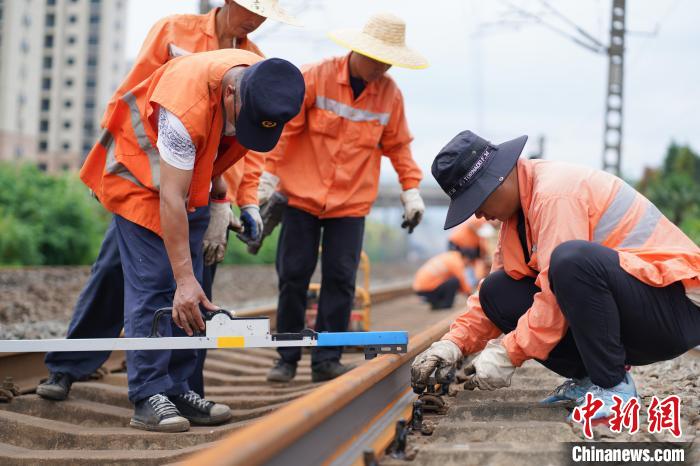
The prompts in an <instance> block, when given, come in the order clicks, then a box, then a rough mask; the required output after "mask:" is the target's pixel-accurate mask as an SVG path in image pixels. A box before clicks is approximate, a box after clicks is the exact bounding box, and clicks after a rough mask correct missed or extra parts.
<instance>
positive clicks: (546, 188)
mask: <svg viewBox="0 0 700 466" xmlns="http://www.w3.org/2000/svg"><path fill="white" fill-rule="evenodd" d="M517 173H518V184H519V189H520V201H521V206H522V210H523V213H524V216H525V221H526V222H525V223H526V237H527V247H528V252H529V254H530V261H529V262H527V263H526V262H525V255H524V252H523V248H522V245H521V242H520V239H519V237H518V231H517V222H518V221H517V216H514V217H513V218H511V219H509V220H507V221H506V222H504V224H503V226H502V227H501V231H500V234H499V248H498V250H497V251H496V253H495V255H494V261H493V268H492V270H497V269H503V270H504V271H505V272H506V273H507V274H508V275H509V276H510V277H512V278H514V279H521V278H523V277H526V276H527V277H533V278H535V279H536V280H535V283H536V285H537V286H538V287H539V288H540V289H541V290H542V291H541V292H539V293H537V294H535V297H534V301H533V304H532V307H531V308H530V309H529V310H528V311H527V313H526V314H525V315H524V316H523V317H521V318H520V319H519V320H518V325H517V327H516V329H515V330H514V331H512V332H510V333H509V334H508V335H506V336H505V338H504V339H503V345H504V346H505V347H506V349H507V351H508V355H509V356H510V358H511V360H512V361H513V363H515V364H516V365H520V364H521V363H522V362H523V361H524V360H526V359H531V358H537V359H546V358H547V355H548V354H549V352H550V351H551V350H552V348H554V346H556V344H557V343H559V341H560V340H561V338H563V336H564V334H565V333H566V330H567V324H566V319H565V318H564V315H563V314H562V312H561V309H560V308H559V305H558V303H557V300H556V297H555V296H554V294H553V293H552V290H551V289H550V286H549V276H548V272H549V260H550V256H551V254H552V251H553V250H554V248H556V247H557V246H558V245H559V244H561V243H563V242H565V241H568V240H576V239H578V240H586V241H592V242H596V243H598V244H601V245H603V246H606V247H608V248H611V249H614V250H616V251H617V252H618V254H619V257H620V266H621V267H622V268H623V269H624V270H625V271H626V272H627V273H629V274H630V275H632V276H634V277H636V278H637V279H639V280H640V281H642V282H644V283H646V284H648V285H651V286H656V287H665V286H668V285H670V284H672V283H675V282H682V283H683V285H684V286H685V288H686V291H687V292H688V293H689V294H690V293H692V292H694V291H695V290H697V289H698V288H699V287H700V248H698V246H697V245H696V244H695V243H693V241H692V240H690V239H689V238H688V237H687V236H686V235H685V234H684V233H683V232H682V231H681V230H680V229H679V228H678V227H677V226H676V225H674V224H673V223H671V222H670V221H669V220H668V219H667V218H666V217H665V216H664V215H663V214H662V213H661V212H660V211H659V210H658V209H657V208H656V207H655V206H654V205H653V204H652V203H651V202H650V201H649V200H648V199H646V198H645V197H644V196H643V195H641V194H640V193H638V192H637V191H635V190H634V188H632V187H631V186H629V185H628V184H626V183H625V182H624V181H622V180H621V179H620V178H617V177H615V176H613V175H611V174H609V173H606V172H603V171H600V170H593V169H590V168H585V167H581V166H577V165H571V164H566V163H561V162H553V161H546V160H524V159H520V160H519V161H518V163H517ZM467 306H468V308H467V312H466V313H464V314H462V315H461V316H460V317H458V318H457V320H456V321H455V322H454V323H453V324H452V326H451V328H450V331H449V332H448V333H447V334H446V335H445V337H444V338H447V339H450V340H452V341H453V342H455V343H457V344H458V345H459V346H460V347H461V348H462V349H463V351H465V352H467V353H472V352H476V351H480V350H481V349H483V347H484V346H485V344H486V342H487V341H488V340H489V339H491V338H495V337H496V336H498V335H499V334H500V331H499V330H498V328H497V327H496V326H495V325H494V324H493V323H492V322H491V321H490V320H489V319H488V318H486V316H485V314H484V312H483V309H482V308H481V303H480V301H479V298H478V293H476V294H475V295H472V297H470V299H469V300H468V304H467ZM669 312H673V310H672V309H669Z"/></svg>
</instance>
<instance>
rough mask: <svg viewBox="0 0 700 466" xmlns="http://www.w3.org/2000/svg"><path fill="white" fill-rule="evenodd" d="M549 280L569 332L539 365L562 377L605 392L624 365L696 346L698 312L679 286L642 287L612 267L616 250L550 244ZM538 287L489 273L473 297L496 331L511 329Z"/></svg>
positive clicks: (615, 264)
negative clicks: (552, 246)
mask: <svg viewBox="0 0 700 466" xmlns="http://www.w3.org/2000/svg"><path fill="white" fill-rule="evenodd" d="M549 281H550V284H551V288H552V291H553V292H554V295H555V296H556V298H557V302H558V303H559V307H560V308H561V310H562V313H563V314H564V317H565V318H566V320H567V322H568V324H569V329H568V331H567V332H566V335H565V336H564V338H563V339H562V340H561V341H560V342H559V344H557V346H555V347H554V349H553V350H552V351H551V352H550V354H549V356H548V357H547V359H546V360H544V361H540V362H541V363H542V364H543V365H544V366H546V367H547V368H549V369H550V370H552V371H554V372H556V373H558V374H560V375H563V376H564V377H569V378H572V377H573V378H581V377H584V376H586V375H588V376H590V377H591V380H592V381H593V383H595V384H596V385H599V386H601V387H603V388H610V387H613V386H615V385H617V384H618V383H620V382H621V381H622V379H623V378H624V374H625V365H627V364H629V365H637V366H638V365H644V364H651V363H653V362H658V361H664V360H667V359H673V358H675V357H676V356H679V355H681V354H683V353H684V352H686V351H687V350H689V349H690V348H693V347H695V346H697V345H699V344H700V308H699V307H698V306H695V305H694V304H693V303H692V302H691V301H690V300H689V299H688V298H687V296H686V295H685V289H684V287H683V285H682V284H681V283H680V282H677V283H673V284H671V285H669V286H667V287H664V288H657V287H653V286H649V285H647V284H645V283H643V282H641V281H639V280H638V279H637V278H635V277H633V276H632V275H630V274H628V273H627V272H626V271H625V270H624V269H623V268H622V267H620V260H619V256H618V254H617V252H616V251H615V250H613V249H610V248H606V247H604V246H600V245H599V244H596V243H591V242H587V241H578V240H577V241H567V242H565V243H562V244H561V245H559V246H557V248H555V249H554V251H553V253H552V257H551V260H550V265H549ZM539 291H540V289H539V288H538V287H537V286H535V280H534V279H532V278H524V279H522V280H515V279H513V278H510V277H509V276H508V275H507V274H506V273H505V272H503V271H498V272H495V273H492V274H491V275H489V276H488V277H487V278H486V280H484V283H482V285H481V289H480V291H479V299H480V302H481V306H482V308H483V309H484V312H485V313H486V316H487V317H488V318H489V319H490V320H491V321H492V322H493V323H494V324H495V325H496V326H497V327H498V328H499V329H501V331H503V332H504V333H507V332H510V331H512V330H513V329H515V327H516V325H517V323H518V319H519V318H520V317H521V316H522V315H523V314H524V313H525V312H526V311H527V310H528V309H529V308H530V306H531V305H532V302H533V297H534V295H535V293H538V292H539Z"/></svg>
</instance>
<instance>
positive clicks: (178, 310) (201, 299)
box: [173, 275, 218, 336]
mask: <svg viewBox="0 0 700 466" xmlns="http://www.w3.org/2000/svg"><path fill="white" fill-rule="evenodd" d="M200 303H201V304H202V306H204V307H205V308H206V309H208V310H210V311H216V310H218V307H216V306H214V305H213V304H212V303H211V302H209V300H208V299H207V296H206V295H205V294H204V291H203V290H202V287H201V286H200V285H199V282H197V279H195V278H194V275H191V276H190V277H188V278H186V279H184V280H182V281H181V282H178V284H177V289H176V290H175V298H174V299H173V322H175V325H177V326H178V327H180V328H181V329H182V330H184V331H185V333H186V334H187V335H189V336H192V334H193V333H194V331H195V330H199V331H200V332H203V331H204V329H205V327H204V319H202V313H201V311H200V310H199V305H200Z"/></svg>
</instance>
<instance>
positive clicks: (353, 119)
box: [265, 55, 422, 218]
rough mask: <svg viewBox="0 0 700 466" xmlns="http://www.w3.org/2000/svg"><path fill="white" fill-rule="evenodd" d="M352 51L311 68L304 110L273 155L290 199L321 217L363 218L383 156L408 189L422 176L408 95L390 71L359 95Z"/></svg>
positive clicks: (269, 162) (273, 168)
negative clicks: (408, 111) (413, 152)
mask: <svg viewBox="0 0 700 466" xmlns="http://www.w3.org/2000/svg"><path fill="white" fill-rule="evenodd" d="M348 57H349V55H346V56H343V57H336V58H331V59H327V60H325V61H322V62H320V63H318V64H315V65H311V66H309V67H306V68H305V70H304V80H305V82H306V96H305V99H304V104H303V106H302V109H301V112H300V113H299V115H297V116H296V117H295V118H294V119H293V120H292V121H290V122H289V123H288V124H287V125H286V126H285V128H284V133H282V137H281V139H280V142H279V143H278V144H277V147H275V148H274V149H273V150H272V151H271V152H268V153H267V157H266V158H265V167H266V170H267V171H269V172H271V173H273V174H275V175H277V176H278V177H279V178H280V183H281V185H280V189H281V191H282V192H284V193H285V194H286V195H287V197H288V198H289V205H291V206H292V207H296V208H298V209H301V210H304V211H306V212H309V213H310V214H312V215H315V216H318V217H320V218H330V217H363V216H365V215H367V214H368V213H369V210H370V208H371V206H372V203H373V202H374V200H375V199H376V197H377V189H378V187H379V169H380V162H381V156H382V154H385V155H386V156H387V157H389V159H390V160H391V163H392V164H393V166H394V169H395V170H396V172H397V173H398V175H399V181H400V183H401V186H402V187H403V189H404V190H406V189H410V188H416V187H417V186H418V184H419V182H420V180H421V178H422V174H421V171H420V169H419V168H418V166H417V165H416V163H415V162H414V161H413V158H412V156H411V150H410V147H409V145H410V142H411V140H412V137H411V134H410V133H409V130H408V124H407V123H406V117H405V115H404V106H403V98H402V96H401V92H400V91H399V89H398V87H397V86H396V84H395V83H394V81H393V80H392V79H391V78H390V77H389V76H386V75H385V76H383V77H382V78H380V79H379V80H377V81H374V82H371V83H369V84H367V87H366V88H365V89H364V91H363V92H362V93H361V94H360V95H359V96H358V98H357V99H355V98H354V96H353V93H352V88H351V87H350V73H349V69H348Z"/></svg>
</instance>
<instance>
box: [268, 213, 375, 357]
mask: <svg viewBox="0 0 700 466" xmlns="http://www.w3.org/2000/svg"><path fill="white" fill-rule="evenodd" d="M364 231H365V219H364V217H341V218H328V219H320V218H318V217H316V216H314V215H311V214H309V213H307V212H304V211H303V210H299V209H295V208H293V207H287V209H286V210H285V212H284V216H283V217H282V229H281V231H280V238H279V243H278V245H277V260H276V267H277V275H278V277H279V301H278V305H277V331H278V332H281V333H282V332H300V331H301V330H303V329H304V327H305V315H306V305H307V296H308V290H309V282H310V281H311V276H312V275H313V273H314V269H315V268H316V262H317V261H318V247H319V244H320V245H321V246H322V247H321V293H320V296H319V302H318V315H317V317H316V328H315V330H316V331H317V332H345V331H347V329H348V324H349V323H350V313H351V312H352V307H353V303H354V300H355V279H356V278H357V266H358V264H359V262H360V254H361V253H362V239H363V235H364ZM277 351H278V352H279V354H280V356H281V358H282V360H284V361H286V362H289V363H292V364H296V363H297V361H299V359H301V348H279V349H278V350H277ZM341 355H342V348H337V347H324V348H314V349H313V350H312V351H311V364H312V366H314V365H317V364H320V363H322V362H324V361H328V360H335V361H339V360H340V356H341Z"/></svg>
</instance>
